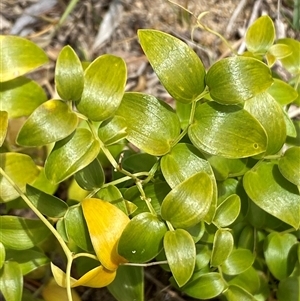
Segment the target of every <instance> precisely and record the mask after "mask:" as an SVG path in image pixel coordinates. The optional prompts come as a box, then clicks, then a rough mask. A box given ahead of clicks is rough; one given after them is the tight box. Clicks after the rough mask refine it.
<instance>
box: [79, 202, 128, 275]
mask: <svg viewBox="0 0 300 301" xmlns="http://www.w3.org/2000/svg"><path fill="white" fill-rule="evenodd" d="M81 206H82V210H83V214H84V218H85V220H86V223H87V226H88V230H89V234H90V237H91V241H92V244H93V247H94V250H95V253H96V255H97V257H98V259H99V261H100V262H101V264H102V265H103V266H104V267H105V268H106V269H108V270H110V271H115V270H116V269H117V267H118V265H119V264H120V263H124V262H126V259H125V258H123V257H122V256H120V255H119V254H118V252H117V243H118V241H119V239H120V236H121V234H122V232H123V230H124V229H125V227H126V225H127V224H128V223H129V218H128V216H127V215H125V214H124V213H123V212H122V211H121V210H120V209H118V208H117V207H115V206H114V205H112V204H110V203H108V202H105V201H102V200H100V199H85V200H83V201H82V202H81ZM121 255H122V254H121Z"/></svg>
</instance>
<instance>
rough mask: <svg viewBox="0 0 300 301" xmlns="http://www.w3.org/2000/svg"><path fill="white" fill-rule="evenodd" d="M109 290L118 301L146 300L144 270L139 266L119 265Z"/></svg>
mask: <svg viewBox="0 0 300 301" xmlns="http://www.w3.org/2000/svg"><path fill="white" fill-rule="evenodd" d="M107 288H108V290H109V292H110V293H111V294H112V295H113V296H114V297H115V298H116V300H118V301H133V300H137V301H144V270H143V267H137V266H125V265H121V266H119V268H118V270H117V275H116V278H115V279H114V281H113V282H112V283H111V284H109V285H108V287H107Z"/></svg>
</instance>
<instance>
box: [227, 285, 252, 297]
mask: <svg viewBox="0 0 300 301" xmlns="http://www.w3.org/2000/svg"><path fill="white" fill-rule="evenodd" d="M223 294H224V296H225V297H226V299H227V300H228V301H241V300H243V301H256V300H257V299H256V298H254V296H252V295H251V294H250V293H248V292H247V291H246V290H245V289H243V288H241V287H240V286H236V285H229V287H228V288H227V289H226V290H225V291H224V293H223Z"/></svg>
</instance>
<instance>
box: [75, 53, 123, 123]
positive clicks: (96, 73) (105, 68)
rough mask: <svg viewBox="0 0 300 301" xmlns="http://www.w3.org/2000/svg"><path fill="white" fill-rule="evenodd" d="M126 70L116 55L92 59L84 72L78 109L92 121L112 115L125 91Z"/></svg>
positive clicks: (121, 60)
mask: <svg viewBox="0 0 300 301" xmlns="http://www.w3.org/2000/svg"><path fill="white" fill-rule="evenodd" d="M126 72H127V71H126V65H125V62H124V61H123V59H121V58H119V57H117V56H114V55H109V54H105V55H102V56H100V57H98V58H97V59H96V60H94V61H93V62H92V63H91V64H90V65H89V66H88V68H87V69H86V70H85V73H84V89H83V92H82V97H81V99H80V101H79V102H78V104H77V109H78V111H79V112H80V113H82V114H84V115H85V116H86V117H88V118H89V119H91V120H93V121H102V120H105V119H108V118H110V117H112V116H113V115H114V113H115V112H116V110H117V109H118V107H119V105H120V103H121V100H122V97H123V94H124V91H125V83H126Z"/></svg>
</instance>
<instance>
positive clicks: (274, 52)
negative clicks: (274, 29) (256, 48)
mask: <svg viewBox="0 0 300 301" xmlns="http://www.w3.org/2000/svg"><path fill="white" fill-rule="evenodd" d="M292 53H293V51H292V49H291V47H290V46H288V45H284V44H275V45H272V46H271V47H270V48H269V49H268V52H267V55H268V54H269V55H271V56H273V57H275V59H279V60H280V59H284V58H286V57H288V56H289V55H291V54H292Z"/></svg>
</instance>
